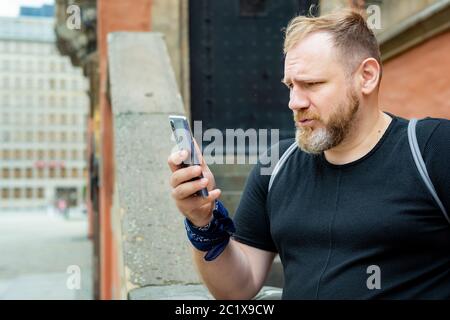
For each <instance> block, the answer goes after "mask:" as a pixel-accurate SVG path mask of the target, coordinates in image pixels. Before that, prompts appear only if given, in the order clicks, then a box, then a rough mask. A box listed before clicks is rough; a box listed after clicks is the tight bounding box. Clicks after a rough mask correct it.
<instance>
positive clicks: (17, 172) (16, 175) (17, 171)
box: [14, 168, 22, 179]
mask: <svg viewBox="0 0 450 320" xmlns="http://www.w3.org/2000/svg"><path fill="white" fill-rule="evenodd" d="M14 178H15V179H20V178H22V170H20V168H15V169H14Z"/></svg>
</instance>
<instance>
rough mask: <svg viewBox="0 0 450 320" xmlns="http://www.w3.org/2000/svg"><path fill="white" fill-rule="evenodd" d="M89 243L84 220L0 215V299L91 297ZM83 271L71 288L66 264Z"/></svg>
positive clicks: (44, 216) (90, 246) (43, 215)
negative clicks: (78, 284) (68, 282)
mask: <svg viewBox="0 0 450 320" xmlns="http://www.w3.org/2000/svg"><path fill="white" fill-rule="evenodd" d="M91 256H92V245H91V242H90V241H89V240H88V238H87V220H86V218H85V217H84V215H82V214H77V215H75V214H72V215H71V217H70V218H69V219H68V220H64V218H62V217H59V216H56V215H49V214H46V213H33V214H31V213H17V212H16V213H14V214H4V213H2V214H0V299H62V300H80V299H83V300H84V299H92V280H91V277H92V271H91V259H92V258H91ZM72 265H76V266H78V267H79V268H80V269H81V286H80V289H79V290H77V289H75V290H70V289H68V286H67V281H68V279H69V278H70V277H71V276H72V275H73V273H67V268H68V267H69V266H72Z"/></svg>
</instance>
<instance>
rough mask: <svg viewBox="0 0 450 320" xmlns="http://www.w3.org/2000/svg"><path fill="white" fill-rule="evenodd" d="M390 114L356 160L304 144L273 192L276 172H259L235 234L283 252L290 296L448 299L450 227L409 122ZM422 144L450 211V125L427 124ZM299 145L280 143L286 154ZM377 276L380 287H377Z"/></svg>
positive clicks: (240, 208) (429, 121)
mask: <svg viewBox="0 0 450 320" xmlns="http://www.w3.org/2000/svg"><path fill="white" fill-rule="evenodd" d="M392 117H393V120H392V122H391V123H390V125H389V127H388V129H387V130H386V132H385V134H384V135H383V137H382V138H381V139H380V141H379V142H378V143H377V145H376V146H375V147H374V148H373V149H372V150H371V151H370V152H369V153H368V154H366V155H365V156H364V157H362V158H361V159H358V160H356V161H354V162H351V163H348V164H345V165H333V164H331V163H329V162H328V161H327V160H326V158H325V156H324V155H323V154H321V155H310V154H307V153H305V152H302V151H301V150H300V149H299V148H297V149H296V150H295V151H294V153H293V154H292V155H291V156H290V157H289V158H288V160H287V161H286V162H285V164H284V166H283V167H282V169H281V171H280V172H279V173H278V175H277V177H276V179H275V180H274V183H273V185H272V188H271V190H270V193H269V194H268V191H267V190H268V184H269V180H270V176H268V175H261V174H260V169H261V165H260V164H257V165H256V166H255V167H254V168H253V170H252V171H251V173H250V175H249V177H248V180H247V183H246V187H245V189H244V192H243V196H242V198H241V201H240V204H239V206H238V209H237V211H236V214H235V216H234V221H235V224H236V228H237V231H236V234H235V235H234V238H235V239H236V240H237V241H240V242H242V243H245V244H247V245H250V246H253V247H256V248H260V249H263V250H267V251H273V252H277V253H279V255H280V259H281V262H282V264H283V268H284V276H285V285H284V290H283V298H284V299H371V298H378V299H380V298H381V299H449V298H450V225H449V223H448V222H447V220H446V219H445V217H444V215H443V213H442V211H440V210H439V207H438V206H437V204H436V203H435V201H434V199H433V198H432V196H431V194H430V193H429V191H428V190H427V188H426V186H425V184H424V182H423V181H422V179H421V177H420V175H419V172H418V171H417V168H416V166H415V164H414V160H413V157H412V154H411V151H410V147H409V144H408V137H407V126H408V121H407V120H405V119H402V118H399V117H395V116H392ZM417 138H418V143H419V146H420V149H421V152H422V155H423V158H424V161H425V163H426V166H427V169H428V172H429V175H430V177H431V180H432V182H433V184H434V186H435V188H436V191H437V193H438V195H439V197H440V199H441V201H442V202H443V204H444V207H445V208H446V210H447V212H449V213H450V166H449V164H450V121H449V120H444V119H432V118H427V119H425V120H422V121H420V122H419V123H418V125H417ZM293 142H294V139H291V140H282V141H281V142H280V143H279V144H278V145H277V146H276V147H278V148H279V152H280V153H279V154H280V156H281V155H282V154H283V152H284V151H285V150H286V149H287V148H288V147H289V146H290V145H291V144H292V143H293ZM371 266H375V268H379V270H378V271H379V272H377V271H374V270H375V269H371V268H373V267H371ZM371 276H375V277H377V279H378V280H380V282H379V284H381V288H380V289H377V288H373V287H371V289H369V286H368V282H370V283H371V284H374V283H376V282H373V281H375V280H374V278H371V280H369V278H370V277H371Z"/></svg>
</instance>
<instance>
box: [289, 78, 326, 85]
mask: <svg viewBox="0 0 450 320" xmlns="http://www.w3.org/2000/svg"><path fill="white" fill-rule="evenodd" d="M321 81H325V79H324V78H323V77H308V78H301V77H294V82H300V83H304V82H321ZM281 82H282V83H284V84H285V85H288V84H290V83H292V81H291V80H287V79H284V78H283V79H281Z"/></svg>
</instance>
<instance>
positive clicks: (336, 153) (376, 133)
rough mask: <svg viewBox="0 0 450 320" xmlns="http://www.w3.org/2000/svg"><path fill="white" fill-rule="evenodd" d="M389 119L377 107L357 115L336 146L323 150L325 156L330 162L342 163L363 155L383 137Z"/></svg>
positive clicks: (389, 121)
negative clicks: (362, 114)
mask: <svg viewBox="0 0 450 320" xmlns="http://www.w3.org/2000/svg"><path fill="white" fill-rule="evenodd" d="M358 116H359V117H358ZM391 121H392V118H391V117H390V116H389V115H387V114H385V113H384V112H382V111H380V110H379V109H378V108H374V109H373V112H371V113H366V114H365V115H364V116H361V115H357V119H355V122H354V124H353V127H352V128H351V132H350V133H349V135H348V136H347V137H346V138H345V139H344V141H343V142H342V143H340V144H339V145H338V146H336V147H334V148H332V149H330V150H327V151H325V152H324V153H325V158H326V159H327V161H328V162H330V163H332V164H336V165H342V164H347V163H350V162H353V161H356V160H358V159H360V158H362V157H364V156H365V155H366V154H368V153H369V152H370V151H371V150H372V149H373V148H374V147H375V146H376V145H377V143H378V141H380V139H381V138H382V137H383V134H384V133H385V132H386V130H387V128H388V127H389V124H390V123H391Z"/></svg>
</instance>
